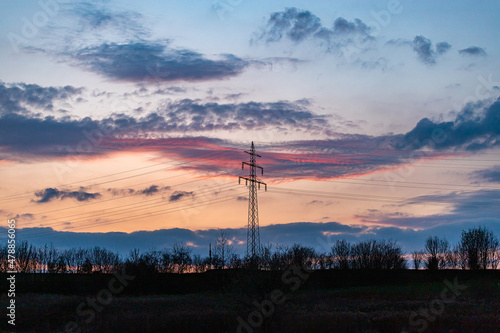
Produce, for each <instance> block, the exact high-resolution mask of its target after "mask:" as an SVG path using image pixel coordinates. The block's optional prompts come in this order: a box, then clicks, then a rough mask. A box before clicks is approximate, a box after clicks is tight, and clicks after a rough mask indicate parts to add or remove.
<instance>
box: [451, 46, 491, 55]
mask: <svg viewBox="0 0 500 333" xmlns="http://www.w3.org/2000/svg"><path fill="white" fill-rule="evenodd" d="M458 53H460V54H461V55H469V56H477V57H485V56H486V51H485V50H484V49H483V48H482V47H479V46H469V47H468V48H466V49H462V50H459V51H458Z"/></svg>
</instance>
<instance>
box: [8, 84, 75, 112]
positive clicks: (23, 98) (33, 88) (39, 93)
mask: <svg viewBox="0 0 500 333" xmlns="http://www.w3.org/2000/svg"><path fill="white" fill-rule="evenodd" d="M82 90H83V89H82V88H75V87H72V86H65V87H41V86H39V85H36V84H26V83H14V84H12V83H11V84H7V83H3V82H1V81H0V114H9V113H29V110H28V109H27V107H30V108H35V109H38V110H43V111H54V102H57V101H66V100H68V99H69V98H70V97H73V96H75V95H79V94H81V93H82Z"/></svg>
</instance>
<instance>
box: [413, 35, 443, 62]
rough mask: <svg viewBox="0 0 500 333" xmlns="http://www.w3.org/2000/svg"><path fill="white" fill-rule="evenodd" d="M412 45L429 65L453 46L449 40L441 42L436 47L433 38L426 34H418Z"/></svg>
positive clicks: (421, 58)
mask: <svg viewBox="0 0 500 333" xmlns="http://www.w3.org/2000/svg"><path fill="white" fill-rule="evenodd" d="M412 46H413V51H415V53H417V55H418V58H419V59H420V61H422V62H423V63H425V64H427V65H434V64H436V59H437V57H439V56H440V55H442V54H444V53H446V52H447V51H448V50H449V49H450V48H451V45H450V44H448V43H447V42H440V43H437V44H436V48H435V49H434V47H433V46H432V42H431V40H430V39H428V38H425V37H424V36H416V37H415V39H414V40H413V43H412Z"/></svg>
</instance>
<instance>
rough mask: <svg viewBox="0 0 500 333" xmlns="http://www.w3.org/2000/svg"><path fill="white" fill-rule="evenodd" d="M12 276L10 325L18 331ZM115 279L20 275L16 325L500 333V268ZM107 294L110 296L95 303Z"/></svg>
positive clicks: (35, 328) (27, 328) (25, 328)
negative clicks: (12, 321)
mask: <svg viewBox="0 0 500 333" xmlns="http://www.w3.org/2000/svg"><path fill="white" fill-rule="evenodd" d="M129 274H130V273H129ZM6 278H7V275H6V274H0V279H1V281H2V284H1V285H2V296H1V298H0V306H1V308H2V309H4V310H3V313H4V314H3V315H2V317H3V319H2V320H1V322H0V330H1V331H9V330H11V326H10V325H8V324H7V320H8V318H7V317H6V316H5V312H6V306H7V302H8V298H7V295H6V293H5V286H6V282H5V281H6ZM113 278H114V276H113V275H111V274H109V275H108V274H92V275H77V274H18V275H17V281H16V327H15V330H12V331H15V332H64V331H65V326H66V325H67V324H68V323H70V322H74V326H75V329H74V330H73V331H74V332H78V329H80V331H81V332H237V331H238V328H239V331H240V332H251V331H253V332H315V333H319V332H402V331H408V332H419V331H420V332H500V271H487V272H471V271H453V270H445V271H438V272H429V271H401V272H397V271H379V272H374V271H369V272H363V271H347V272H342V271H334V270H328V271H315V272H313V273H310V274H309V273H306V272H304V271H302V270H300V271H299V270H296V271H291V270H290V271H288V272H262V271H259V272H255V271H243V270H239V271H228V270H226V271H210V272H207V273H201V274H182V275H178V274H157V275H142V276H141V275H137V276H136V277H135V278H134V279H133V280H129V281H127V286H125V287H124V288H123V290H120V291H117V289H119V288H118V287H119V286H121V284H120V283H119V282H118V280H115V281H114V284H112V285H111V288H112V289H111V290H114V291H115V292H114V293H111V292H110V291H109V290H110V286H109V282H110V280H112V279H113ZM446 281H448V282H446ZM295 287H296V290H292V289H295ZM109 295H111V298H107V297H106V296H109ZM98 296H100V300H101V301H102V303H105V304H100V303H98V302H97V303H96V304H95V306H94V307H93V306H92V305H91V303H92V301H93V300H95V299H96V297H98ZM278 296H279V297H278ZM284 297H286V299H284ZM259 304H264V307H263V308H261V306H260V305H259ZM79 307H80V308H79ZM238 318H239V319H238ZM242 322H244V323H242ZM68 327H69V326H68ZM69 331H70V330H69Z"/></svg>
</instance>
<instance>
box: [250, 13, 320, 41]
mask: <svg viewBox="0 0 500 333" xmlns="http://www.w3.org/2000/svg"><path fill="white" fill-rule="evenodd" d="M320 28H321V21H320V19H319V17H317V16H316V15H313V14H311V12H309V11H301V10H298V9H297V8H286V9H285V11H283V12H275V13H272V14H271V16H270V17H269V21H268V22H267V29H266V30H265V31H263V32H262V35H261V36H260V39H264V40H265V41H266V42H277V41H279V40H281V39H282V38H283V36H286V37H287V38H289V39H291V40H293V41H294V42H300V41H303V40H304V39H306V38H308V37H310V36H312V35H313V34H314V33H315V32H317V31H318V30H319V29H320Z"/></svg>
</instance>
